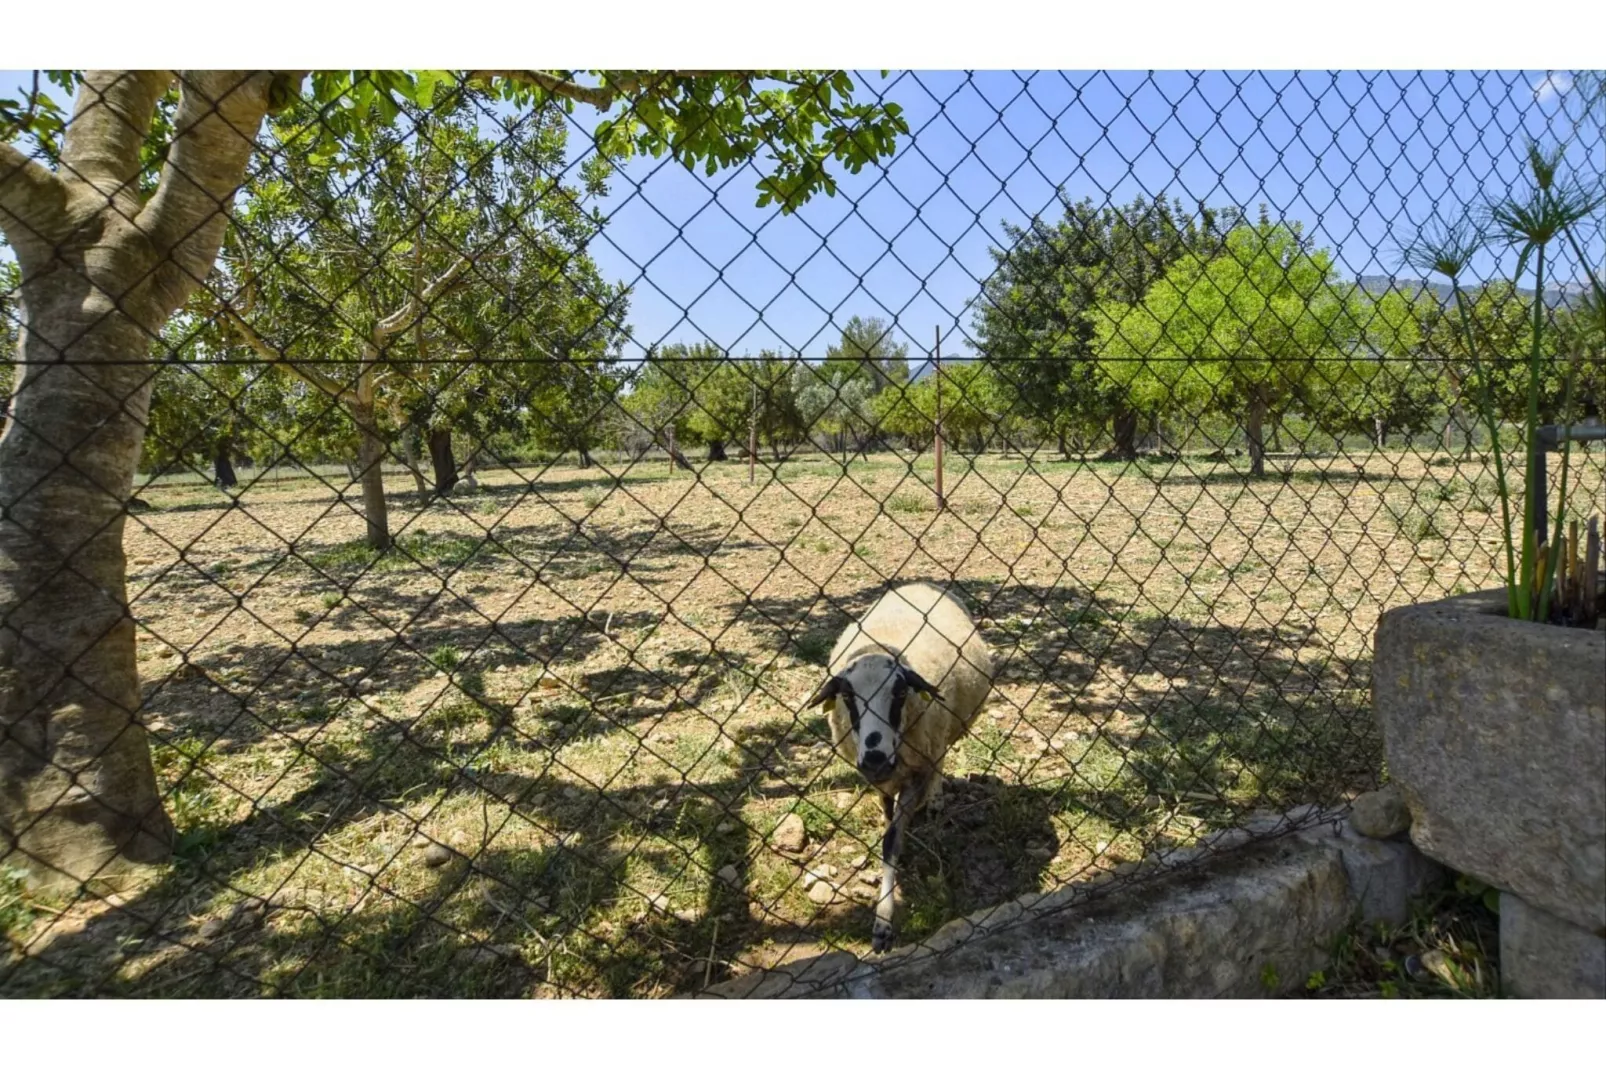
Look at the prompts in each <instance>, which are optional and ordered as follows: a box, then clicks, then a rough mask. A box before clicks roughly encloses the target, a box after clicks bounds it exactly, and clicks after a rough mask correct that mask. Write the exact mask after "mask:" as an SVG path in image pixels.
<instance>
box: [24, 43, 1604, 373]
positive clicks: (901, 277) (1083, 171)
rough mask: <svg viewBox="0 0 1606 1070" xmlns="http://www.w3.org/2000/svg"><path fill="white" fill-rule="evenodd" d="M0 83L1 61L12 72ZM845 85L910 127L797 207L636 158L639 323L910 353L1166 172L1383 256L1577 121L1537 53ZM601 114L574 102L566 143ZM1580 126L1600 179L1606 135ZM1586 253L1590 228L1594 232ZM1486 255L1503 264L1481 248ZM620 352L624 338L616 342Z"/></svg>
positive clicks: (745, 176)
mask: <svg viewBox="0 0 1606 1070" xmlns="http://www.w3.org/2000/svg"><path fill="white" fill-rule="evenodd" d="M3 81H4V83H13V84H14V83H17V82H20V81H21V79H20V77H19V76H18V75H16V74H15V73H13V74H11V75H9V76H6V77H4V79H3ZM856 81H857V82H858V84H859V90H860V94H861V97H863V98H868V97H870V96H880V97H884V98H885V99H887V100H894V101H897V102H898V103H899V104H900V105H902V106H903V108H904V114H905V117H906V118H907V120H908V122H909V124H910V128H911V131H912V135H911V136H910V137H909V138H906V139H903V140H902V141H901V142H900V144H899V147H898V152H897V154H896V156H895V157H894V158H893V159H892V160H891V161H890V162H888V163H886V165H885V166H884V167H873V168H866V169H865V171H864V172H862V173H861V174H860V175H857V176H853V175H847V174H841V175H839V176H838V177H839V181H840V186H839V192H838V194H837V196H836V197H834V198H828V197H823V196H821V197H818V198H816V199H815V200H814V201H813V202H811V203H810V204H808V205H806V206H805V207H804V208H803V209H802V210H800V211H799V212H798V213H796V214H795V215H794V216H791V217H782V216H781V215H779V213H777V212H775V211H774V210H773V209H759V208H756V207H755V206H754V201H755V199H756V193H755V190H754V185H755V182H756V180H757V177H758V172H757V171H756V170H755V169H754V168H753V167H752V166H748V167H744V168H739V169H735V170H732V171H727V172H722V173H720V174H718V175H715V176H714V177H712V178H705V177H704V176H702V175H701V174H692V173H689V172H687V171H686V170H685V169H683V168H681V167H680V166H679V165H678V164H675V163H673V162H672V161H667V160H651V159H645V160H641V159H638V160H634V161H631V162H630V163H629V164H628V165H627V166H626V167H624V169H623V170H622V171H621V172H620V173H619V174H618V175H616V176H615V178H614V180H613V182H612V187H611V190H610V193H609V195H608V197H607V198H605V199H604V200H603V201H602V203H601V204H600V208H601V210H602V211H603V212H604V213H605V215H606V216H607V218H608V222H607V225H606V227H605V229H604V232H603V236H602V237H601V239H599V240H598V241H596V242H595V243H594V244H593V247H592V250H591V251H592V254H593V256H594V257H595V258H596V260H597V262H598V264H599V265H600V267H601V268H602V270H603V272H604V274H605V275H606V276H608V277H610V278H612V279H615V280H622V281H625V282H627V283H630V284H631V285H632V286H633V287H634V291H635V294H634V297H633V300H632V307H631V316H630V323H631V327H632V330H633V332H634V335H635V338H636V340H637V343H638V344H639V345H640V346H645V345H648V344H652V343H660V342H667V341H686V342H690V341H700V340H704V339H707V340H710V341H713V342H715V343H716V344H718V345H719V346H721V347H722V348H724V349H727V350H730V351H732V352H735V353H741V352H744V351H745V352H755V353H756V352H757V351H758V350H759V349H761V348H765V347H773V348H779V349H782V350H785V351H793V350H797V351H801V352H802V353H804V355H806V356H809V357H817V356H820V355H822V354H823V352H824V349H825V347H826V346H827V345H828V344H829V343H830V342H831V341H833V340H834V339H835V337H836V334H837V331H838V328H839V327H840V325H841V324H842V323H844V322H846V320H847V319H848V318H849V317H850V316H853V315H855V314H857V315H862V316H872V315H874V316H880V317H882V318H883V319H885V320H887V321H889V322H891V323H893V324H894V327H895V330H896V331H897V333H898V336H899V338H900V340H902V341H905V342H907V343H908V344H909V346H910V349H911V356H915V355H918V354H922V353H925V352H927V351H928V350H929V348H930V345H931V341H932V337H933V333H934V331H936V330H940V331H941V332H942V334H943V337H944V342H943V346H944V352H945V354H951V355H959V354H960V353H962V352H964V350H963V342H964V338H965V331H966V329H968V326H969V321H970V315H969V313H968V312H967V311H966V306H967V303H968V302H970V301H971V300H972V299H974V297H975V295H976V293H977V291H978V288H979V285H980V280H981V279H982V278H984V277H985V275H986V274H987V272H988V271H989V270H990V269H991V263H992V262H991V259H990V257H989V256H988V253H987V250H988V248H989V247H990V246H997V245H1000V244H1001V243H1002V242H1003V241H1004V235H1003V231H1002V229H1001V226H1000V224H1001V223H1002V222H1003V221H1009V222H1012V223H1016V224H1020V223H1024V222H1025V221H1027V220H1028V219H1029V218H1030V217H1031V216H1032V215H1033V214H1035V213H1038V212H1040V211H1044V210H1045V209H1046V210H1049V211H1051V212H1052V211H1053V206H1054V202H1055V193H1056V190H1058V189H1060V188H1063V189H1064V190H1065V191H1066V192H1067V193H1068V194H1069V195H1070V196H1071V197H1073V198H1081V197H1083V196H1089V197H1092V198H1093V199H1094V200H1096V201H1104V200H1110V201H1113V202H1117V203H1119V202H1126V201H1130V200H1131V199H1132V198H1133V197H1134V196H1135V195H1138V194H1140V193H1141V194H1144V195H1146V196H1153V195H1156V194H1162V193H1163V194H1165V195H1167V196H1177V197H1180V198H1181V199H1182V200H1183V201H1184V202H1185V203H1188V204H1192V203H1193V202H1196V201H1199V200H1203V201H1205V202H1207V203H1209V204H1212V205H1227V204H1236V205H1240V206H1243V207H1245V208H1247V209H1249V210H1250V211H1253V210H1254V209H1255V207H1256V206H1257V205H1259V204H1260V203H1262V202H1264V203H1266V204H1268V205H1269V206H1270V210H1271V212H1272V214H1273V215H1274V216H1279V217H1282V218H1286V219H1290V220H1298V221H1300V222H1302V223H1303V224H1304V225H1305V227H1306V232H1307V233H1308V234H1310V235H1311V236H1312V237H1313V238H1314V239H1315V241H1316V242H1317V243H1318V244H1319V245H1322V246H1325V247H1327V248H1329V249H1331V250H1332V251H1333V252H1334V253H1335V254H1336V256H1337V259H1338V262H1339V265H1340V268H1341V270H1342V271H1343V272H1344V273H1345V274H1346V275H1350V276H1353V275H1356V274H1376V273H1394V272H1396V270H1397V257H1396V247H1397V244H1398V242H1399V241H1401V240H1407V239H1409V238H1411V237H1413V236H1414V235H1415V234H1416V232H1417V228H1418V226H1419V225H1420V224H1421V223H1422V222H1423V221H1424V220H1427V219H1429V218H1430V217H1431V216H1432V214H1433V213H1434V211H1435V208H1436V207H1437V208H1438V210H1439V211H1440V212H1441V213H1444V214H1447V215H1454V214H1458V212H1459V209H1460V206H1462V205H1465V204H1469V203H1476V202H1478V201H1479V200H1480V199H1481V198H1482V197H1484V196H1487V195H1491V194H1495V195H1497V194H1499V193H1500V192H1503V191H1504V190H1506V189H1508V188H1510V187H1511V186H1513V185H1514V184H1517V183H1519V182H1520V181H1522V179H1523V175H1522V153H1523V146H1524V143H1525V141H1526V139H1527V138H1529V137H1537V138H1539V139H1540V140H1541V141H1546V142H1553V141H1555V140H1557V139H1558V138H1566V137H1567V136H1569V134H1570V132H1571V131H1572V130H1573V124H1572V120H1571V118H1570V117H1569V115H1568V113H1567V108H1566V107H1565V105H1566V104H1567V103H1568V101H1569V95H1568V88H1569V83H1568V80H1567V79H1566V78H1565V77H1564V76H1559V75H1558V76H1555V77H1549V76H1547V75H1546V74H1545V72H1496V73H1491V74H1485V75H1482V76H1479V75H1476V74H1453V75H1452V74H1445V73H1433V72H1412V71H1404V72H1392V73H1390V72H1384V73H1381V74H1361V73H1339V74H1327V73H1316V74H1292V73H1278V72H1264V73H1257V72H1246V73H1226V72H1206V73H1202V74H1187V73H1181V72H1161V73H1157V74H1153V75H1150V74H1147V73H1144V72H1111V73H1099V72H1054V71H1048V72H1023V73H1019V74H1017V73H1013V72H1007V71H986V72H977V73H973V74H966V73H962V72H920V73H911V72H903V73H898V72H894V73H892V74H890V75H888V76H886V77H882V76H881V75H880V74H879V73H877V72H869V73H862V74H859V75H857V76H856ZM597 120H598V116H597V115H596V113H595V112H594V111H590V110H589V109H586V108H578V109H576V111H575V113H574V118H573V122H574V128H573V132H572V134H571V139H570V146H571V153H572V154H574V155H576V156H578V155H579V154H580V153H581V152H583V151H585V150H586V149H587V147H588V146H589V144H590V132H591V130H592V129H593V128H594V126H595V124H596V122H597ZM1585 136H1586V137H1587V138H1590V139H1593V140H1592V142H1591V143H1589V144H1585V145H1582V146H1579V147H1577V148H1575V149H1574V150H1573V151H1572V152H1571V154H1570V160H1571V162H1572V164H1573V166H1574V169H1575V172H1576V173H1577V174H1578V176H1579V177H1580V178H1581V179H1583V178H1587V179H1588V180H1589V181H1592V182H1593V183H1595V184H1596V185H1598V184H1599V183H1600V182H1601V181H1602V174H1603V161H1602V147H1601V141H1600V134H1599V131H1598V128H1591V129H1589V130H1588V131H1587V133H1586V135H1585ZM1591 245H1592V249H1591V252H1592V254H1593V253H1594V252H1595V251H1597V250H1598V249H1599V248H1600V235H1599V233H1598V232H1597V233H1596V235H1595V237H1594V240H1593V241H1592V243H1591ZM1479 266H1480V268H1481V269H1482V271H1484V272H1491V271H1494V270H1497V269H1499V268H1504V269H1505V270H1507V271H1509V270H1510V266H1511V261H1510V259H1509V258H1507V259H1506V260H1505V262H1504V263H1503V264H1497V263H1496V262H1495V260H1494V259H1493V258H1488V259H1487V260H1486V262H1485V263H1483V264H1481V265H1479ZM626 355H627V356H635V355H639V349H638V350H636V351H635V352H627V354H626Z"/></svg>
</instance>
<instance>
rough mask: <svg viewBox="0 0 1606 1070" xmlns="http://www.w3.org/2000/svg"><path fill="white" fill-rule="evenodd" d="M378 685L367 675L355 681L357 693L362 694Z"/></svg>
mask: <svg viewBox="0 0 1606 1070" xmlns="http://www.w3.org/2000/svg"><path fill="white" fill-rule="evenodd" d="M378 686H379V685H378V684H375V683H374V682H373V680H372V679H370V678H369V677H366V676H364V677H363V678H362V679H361V680H358V681H357V691H358V693H359V694H363V695H366V694H369V693H371V692H372V691H373V690H374V688H376V687H378Z"/></svg>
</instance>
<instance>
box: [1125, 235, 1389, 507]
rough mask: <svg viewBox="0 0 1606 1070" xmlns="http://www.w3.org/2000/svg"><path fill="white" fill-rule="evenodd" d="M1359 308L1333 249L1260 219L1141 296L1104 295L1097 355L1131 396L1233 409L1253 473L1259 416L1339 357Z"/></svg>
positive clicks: (1259, 463) (1261, 441)
mask: <svg viewBox="0 0 1606 1070" xmlns="http://www.w3.org/2000/svg"><path fill="white" fill-rule="evenodd" d="M1359 318H1360V317H1359V315H1358V310H1357V309H1356V308H1355V307H1354V305H1353V299H1352V298H1351V297H1350V296H1348V295H1347V294H1346V293H1345V292H1344V291H1341V290H1340V289H1339V287H1338V285H1337V276H1336V272H1335V271H1334V268H1333V263H1332V258H1331V256H1329V255H1328V254H1327V253H1326V252H1325V251H1322V250H1311V249H1309V248H1307V243H1306V242H1304V240H1303V239H1302V238H1301V237H1300V232H1299V228H1298V226H1297V225H1292V226H1291V225H1286V224H1282V223H1271V222H1269V221H1266V220H1262V221H1261V222H1260V223H1259V224H1242V225H1239V226H1237V227H1234V228H1233V230H1232V231H1231V232H1229V233H1228V235H1227V238H1226V242H1225V245H1224V247H1223V249H1222V251H1221V252H1220V253H1219V254H1218V255H1216V256H1213V257H1210V258H1209V259H1202V258H1199V257H1193V256H1188V257H1184V258H1183V259H1181V260H1178V261H1177V262H1176V263H1174V264H1173V265H1172V266H1171V267H1170V268H1169V269H1168V270H1167V271H1166V273H1165V275H1164V277H1162V278H1161V279H1160V280H1159V281H1157V282H1156V283H1155V284H1154V285H1153V286H1151V287H1150V288H1149V291H1148V293H1147V295H1146V296H1145V297H1144V299H1143V301H1142V302H1141V303H1140V304H1136V305H1127V304H1124V303H1121V302H1115V301H1111V302H1108V303H1106V304H1104V305H1101V306H1100V307H1099V309H1098V316H1097V319H1098V334H1099V341H1100V343H1101V346H1102V356H1101V360H1100V365H1101V367H1102V368H1103V370H1104V372H1105V374H1107V375H1108V376H1109V377H1110V378H1111V379H1112V380H1113V381H1115V382H1116V383H1118V384H1120V386H1121V388H1122V389H1124V390H1126V391H1128V393H1129V395H1130V396H1131V397H1132V398H1133V399H1134V402H1135V404H1137V405H1139V406H1142V407H1148V406H1160V405H1165V404H1170V403H1173V402H1182V403H1184V404H1188V405H1190V406H1194V407H1197V408H1200V409H1204V410H1208V409H1215V410H1217V411H1221V412H1224V413H1228V414H1232V415H1233V416H1235V417H1236V418H1237V419H1239V420H1240V422H1241V423H1242V426H1243V428H1244V432H1245V436H1246V437H1247V439H1248V443H1249V458H1250V473H1251V474H1252V475H1255V476H1262V475H1264V474H1265V471H1266V462H1265V455H1266V446H1265V427H1266V421H1267V417H1268V416H1269V415H1270V414H1272V413H1275V412H1280V411H1283V410H1284V409H1285V408H1287V406H1288V405H1289V404H1290V403H1291V402H1292V401H1293V400H1295V399H1297V398H1299V397H1302V396H1305V393H1304V392H1305V390H1306V389H1307V387H1308V386H1310V385H1312V384H1313V383H1314V382H1316V379H1315V377H1314V376H1315V372H1316V369H1317V367H1318V366H1319V364H1320V365H1322V366H1325V367H1327V368H1333V369H1336V368H1340V367H1343V366H1345V365H1346V363H1348V361H1349V358H1350V357H1352V355H1353V354H1354V352H1355V350H1354V343H1355V339H1356V338H1357V335H1358V330H1359ZM1328 378H1329V380H1331V378H1332V376H1331V373H1328Z"/></svg>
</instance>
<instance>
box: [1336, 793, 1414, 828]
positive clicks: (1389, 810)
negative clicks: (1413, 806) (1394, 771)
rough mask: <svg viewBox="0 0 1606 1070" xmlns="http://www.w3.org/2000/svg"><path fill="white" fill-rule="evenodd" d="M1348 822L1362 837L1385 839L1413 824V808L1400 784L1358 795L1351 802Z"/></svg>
mask: <svg viewBox="0 0 1606 1070" xmlns="http://www.w3.org/2000/svg"><path fill="white" fill-rule="evenodd" d="M1349 823H1350V825H1351V826H1352V827H1353V828H1354V829H1355V831H1356V832H1359V833H1360V834H1361V835H1362V836H1370V837H1372V838H1373V839H1374V840H1386V839H1388V838H1389V837H1391V836H1398V835H1399V834H1400V833H1402V832H1404V831H1405V830H1406V829H1409V828H1410V827H1411V810H1410V808H1409V807H1408V806H1406V804H1405V793H1404V792H1403V791H1401V790H1400V787H1399V785H1398V784H1388V785H1386V786H1384V787H1382V788H1380V789H1378V790H1377V791H1369V792H1367V793H1366V794H1364V795H1360V796H1357V797H1356V799H1355V801H1354V802H1353V803H1352V804H1350V815H1349Z"/></svg>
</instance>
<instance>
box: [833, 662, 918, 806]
mask: <svg viewBox="0 0 1606 1070" xmlns="http://www.w3.org/2000/svg"><path fill="white" fill-rule="evenodd" d="M911 691H912V692H914V693H915V694H917V695H923V696H925V697H926V698H928V699H934V698H936V697H937V689H936V688H935V687H932V686H931V685H930V684H929V683H927V682H926V681H925V680H923V679H922V678H921V676H920V674H919V673H917V672H915V671H914V670H913V669H911V668H909V666H907V665H904V664H902V663H900V662H899V661H898V660H897V659H896V658H893V657H889V656H888V655H886V654H867V655H865V656H864V657H862V658H858V659H856V660H855V661H853V662H852V663H851V664H849V665H848V666H847V667H846V668H845V669H843V670H842V671H841V672H839V673H837V674H836V675H835V676H833V677H831V678H830V679H829V680H827V681H826V682H825V683H824V684H822V685H820V689H819V690H818V691H816V692H815V693H814V697H812V698H810V699H809V701H808V704H809V705H810V706H823V705H824V704H826V703H827V702H831V701H833V700H835V701H836V702H839V703H841V704H842V706H843V708H844V709H845V710H846V712H847V715H848V724H849V725H850V726H851V730H852V732H853V736H854V741H855V743H856V744H857V752H858V767H859V772H860V773H862V774H864V778H865V779H866V780H868V781H870V782H871V783H872V784H874V783H877V782H879V781H883V780H886V779H887V778H888V777H890V776H892V774H893V773H894V772H896V771H897V768H898V752H899V747H900V745H901V744H902V741H903V735H902V733H903V727H904V721H903V714H904V705H905V703H907V702H908V700H909V693H910V692H911Z"/></svg>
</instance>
